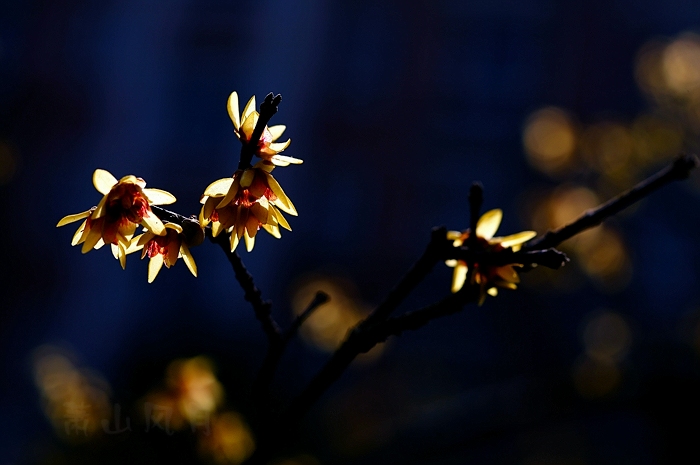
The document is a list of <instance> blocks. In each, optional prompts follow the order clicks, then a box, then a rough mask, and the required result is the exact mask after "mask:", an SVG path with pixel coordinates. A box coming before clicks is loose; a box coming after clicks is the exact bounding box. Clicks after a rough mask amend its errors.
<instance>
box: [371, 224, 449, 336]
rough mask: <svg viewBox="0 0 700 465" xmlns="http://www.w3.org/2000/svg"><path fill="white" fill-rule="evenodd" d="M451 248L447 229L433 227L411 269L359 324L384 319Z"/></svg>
mask: <svg viewBox="0 0 700 465" xmlns="http://www.w3.org/2000/svg"><path fill="white" fill-rule="evenodd" d="M451 248H453V247H452V243H451V241H449V240H447V230H446V229H445V227H444V226H441V227H438V228H433V230H432V232H431V235H430V242H429V243H428V246H427V247H426V249H425V251H424V252H423V255H421V257H420V258H419V259H418V261H417V262H416V263H414V264H413V266H412V267H411V269H409V270H408V272H407V273H406V274H405V275H404V276H403V278H401V281H399V283H398V284H397V285H396V286H395V287H394V288H393V289H392V290H391V291H390V292H389V294H387V296H386V298H385V299H384V301H383V302H382V303H380V304H379V305H378V306H377V307H376V308H375V309H374V310H373V311H372V313H370V314H369V316H368V317H367V318H366V319H365V320H364V321H363V322H361V323H360V325H362V326H363V327H364V326H370V325H372V324H373V323H374V322H376V321H380V320H384V319H386V317H388V316H389V315H390V314H391V312H393V311H394V310H395V309H396V307H398V306H399V305H400V304H401V302H402V301H403V300H404V299H405V298H406V297H407V296H408V294H410V293H411V291H413V289H415V288H416V286H417V285H418V284H419V283H420V282H421V281H423V279H425V277H426V276H427V275H428V274H430V272H431V271H432V270H433V267H434V266H435V264H436V263H437V262H439V261H440V260H441V257H443V256H444V255H445V254H446V253H447V252H449V249H451Z"/></svg>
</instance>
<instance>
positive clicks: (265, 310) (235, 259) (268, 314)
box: [208, 234, 282, 344]
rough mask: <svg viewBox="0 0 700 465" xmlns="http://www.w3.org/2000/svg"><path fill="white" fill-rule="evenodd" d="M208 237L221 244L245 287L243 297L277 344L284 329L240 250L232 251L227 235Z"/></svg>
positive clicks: (271, 341) (269, 337) (265, 331)
mask: <svg viewBox="0 0 700 465" xmlns="http://www.w3.org/2000/svg"><path fill="white" fill-rule="evenodd" d="M208 237H209V240H211V241H212V242H213V243H214V244H217V245H219V246H220V247H221V249H222V250H223V251H224V253H225V254H226V258H227V259H228V261H229V263H231V266H232V267H233V272H234V274H235V275H236V280H237V281H238V284H240V285H241V288H243V292H244V296H243V297H244V298H245V300H247V301H248V302H250V304H251V305H252V307H253V311H254V312H255V317H256V318H257V319H258V320H259V321H260V324H261V326H262V329H263V332H264V333H265V335H266V336H267V339H268V341H269V342H270V344H276V343H277V342H278V341H279V340H280V339H281V338H282V331H281V330H280V327H279V325H278V324H277V322H276V321H275V319H274V318H273V317H272V302H271V301H269V300H263V298H262V292H261V291H260V289H258V288H257V287H256V286H255V282H254V281H253V276H252V275H251V274H250V273H249V272H248V269H247V268H246V267H245V265H244V264H243V260H241V256H240V255H238V252H235V251H234V252H231V245H230V243H229V240H228V239H227V238H226V236H225V235H223V234H220V235H218V236H217V237H213V236H211V235H208Z"/></svg>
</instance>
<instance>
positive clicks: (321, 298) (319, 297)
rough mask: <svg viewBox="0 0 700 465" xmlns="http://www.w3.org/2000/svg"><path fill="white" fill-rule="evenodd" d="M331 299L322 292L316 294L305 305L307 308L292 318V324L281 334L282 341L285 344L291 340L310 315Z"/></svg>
mask: <svg viewBox="0 0 700 465" xmlns="http://www.w3.org/2000/svg"><path fill="white" fill-rule="evenodd" d="M330 299H331V297H330V296H329V295H328V294H326V293H325V292H323V291H318V292H316V295H315V296H314V298H313V300H312V301H311V302H310V303H309V305H307V307H306V308H305V309H304V311H302V312H301V313H300V314H299V315H297V316H296V318H294V321H292V324H291V325H290V326H289V328H287V330H286V331H285V332H284V333H283V334H282V340H283V341H284V342H285V343H286V342H288V341H289V340H291V339H292V338H293V337H294V336H295V335H296V334H297V332H298V331H299V328H301V325H302V324H304V322H305V321H306V319H307V318H308V317H310V316H311V314H312V313H313V312H314V311H316V309H317V308H318V307H320V306H321V305H323V304H325V303H326V302H328V301H329V300H330Z"/></svg>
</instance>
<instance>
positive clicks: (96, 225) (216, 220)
mask: <svg viewBox="0 0 700 465" xmlns="http://www.w3.org/2000/svg"><path fill="white" fill-rule="evenodd" d="M227 109H228V114H229V117H230V118H231V122H232V123H233V132H234V133H235V134H236V137H238V139H239V140H240V142H241V143H242V144H243V147H244V149H245V150H247V151H248V154H250V153H252V154H253V155H256V156H257V157H259V158H260V161H259V162H257V163H256V164H255V165H254V166H250V165H248V167H244V168H242V169H238V170H237V171H236V172H234V173H233V176H232V177H230V178H222V179H218V180H216V181H214V182H212V183H211V184H210V185H209V186H208V187H207V188H206V189H205V190H204V194H203V195H202V198H201V200H200V202H201V204H202V208H201V211H200V213H199V226H200V227H201V228H202V229H204V228H206V227H210V228H211V235H212V236H213V237H217V236H219V235H220V234H221V233H222V232H225V233H226V234H230V241H229V243H230V247H231V252H233V251H234V250H235V249H236V247H237V246H238V244H239V243H240V241H241V239H243V241H244V242H245V245H246V248H247V250H248V251H251V250H252V249H253V247H254V245H255V237H256V235H257V233H258V231H259V230H260V229H261V228H262V229H264V230H265V231H267V232H268V233H270V234H271V235H272V236H274V237H276V238H280V237H281V234H280V227H282V228H285V229H287V230H291V228H290V226H289V223H288V222H287V220H286V218H285V217H284V215H283V214H282V212H284V213H287V214H289V215H294V216H296V215H297V211H296V209H295V208H294V204H292V201H291V200H290V199H289V197H287V194H285V193H284V190H282V187H281V186H280V185H279V183H278V182H277V181H276V180H275V178H274V177H273V176H272V170H273V169H275V167H278V166H288V165H290V164H300V163H302V160H299V159H297V158H292V157H288V156H285V155H280V153H281V152H282V151H284V150H285V149H286V148H287V147H289V144H290V143H291V140H289V139H288V140H287V141H286V142H277V140H278V139H279V138H280V137H281V136H282V134H283V133H284V130H285V129H286V127H285V126H283V125H277V126H271V127H268V126H265V127H264V128H262V131H261V134H260V138H259V139H258V141H257V143H255V144H254V145H251V139H252V137H253V134H254V132H255V128H256V125H257V124H258V121H259V119H260V114H259V113H258V112H257V111H256V110H255V96H253V97H251V99H250V100H249V101H248V103H247V104H246V106H245V108H244V109H243V113H242V114H241V113H240V112H239V109H238V94H237V93H236V92H233V93H231V95H230V96H229V98H228V102H227ZM258 130H259V131H260V129H258ZM243 163H246V162H243ZM92 181H93V184H94V185H95V189H97V190H98V191H99V192H100V193H101V194H102V195H103V197H102V200H101V201H100V202H99V204H98V205H97V206H96V207H92V208H91V209H89V210H87V211H84V212H82V213H77V214H74V215H68V216H66V217H64V218H62V219H61V220H60V221H59V222H58V225H57V226H63V225H65V224H68V223H72V222H75V221H79V220H84V221H83V223H82V224H81V225H80V227H79V228H78V230H77V231H76V233H75V234H74V235H73V240H72V245H78V244H82V251H83V253H86V252H89V251H90V250H92V249H99V248H100V247H102V246H103V245H105V244H110V245H111V248H112V253H113V254H114V257H115V258H117V259H118V260H119V263H120V264H121V266H122V268H124V267H126V256H127V255H128V254H130V253H132V252H136V251H137V250H142V252H141V258H142V259H143V258H145V257H146V255H148V257H149V259H150V261H149V264H148V282H149V283H150V282H153V280H154V279H155V278H156V276H157V275H158V272H159V271H160V270H161V268H162V267H163V265H165V266H166V267H167V268H170V267H171V266H173V265H174V264H175V262H176V261H177V260H178V258H180V257H182V259H183V261H184V262H185V265H186V266H187V267H188V268H189V270H190V271H191V272H192V274H193V275H194V276H197V265H196V264H195V262H194V258H193V257H192V254H191V253H190V250H189V247H190V246H192V245H196V243H193V242H195V239H193V238H192V237H189V236H188V235H186V234H184V232H183V228H182V226H180V225H179V224H176V223H165V224H163V222H162V221H161V220H160V219H159V218H158V217H157V216H156V215H155V214H154V213H153V211H152V209H151V205H167V204H171V203H173V202H175V197H174V196H173V195H172V194H170V193H168V192H166V191H163V190H160V189H152V188H146V182H145V181H144V180H143V179H141V178H137V177H136V176H132V175H129V176H124V177H123V178H121V179H120V180H118V181H117V179H116V178H115V177H114V176H112V175H111V174H110V173H109V172H107V171H105V170H101V169H98V170H95V173H94V174H93V177H92ZM502 216H503V215H502V212H501V210H491V211H489V212H486V213H485V214H484V215H483V216H481V218H480V219H479V221H478V222H477V225H476V231H475V235H476V241H474V243H473V247H474V248H476V249H477V251H482V252H499V251H501V250H504V249H507V248H511V249H512V250H513V251H517V250H519V249H520V247H521V245H522V244H524V243H525V242H527V241H529V240H530V239H532V238H533V237H534V236H535V235H536V233H535V232H534V231H523V232H520V233H517V234H513V235H510V236H506V237H494V235H495V234H496V231H497V230H498V227H499V225H500V224H501V218H502ZM139 225H140V226H142V227H143V233H142V234H140V235H138V236H134V234H135V232H136V228H137V227H138V226H139ZM470 234H471V232H470V231H469V230H466V231H462V232H460V231H449V232H448V233H447V239H449V240H451V241H452V244H453V246H454V247H460V246H462V245H463V244H465V242H471V241H473V239H470ZM200 236H201V234H200ZM446 264H447V265H448V266H451V267H453V268H454V273H453V277H452V292H457V291H459V290H460V289H461V288H462V287H463V285H464V283H465V281H466V280H467V277H468V276H470V280H471V281H470V284H472V285H478V286H479V287H480V295H479V304H480V305H481V303H483V301H484V299H485V298H486V294H489V295H492V296H495V295H496V294H497V293H498V288H499V287H500V288H508V289H515V288H516V285H517V283H518V282H519V278H518V274H517V272H516V270H515V267H517V266H518V265H504V266H489V265H484V264H482V263H478V262H476V263H473V264H472V266H473V268H474V269H473V270H472V272H471V273H469V265H468V264H467V262H466V261H464V260H448V261H447V262H446Z"/></svg>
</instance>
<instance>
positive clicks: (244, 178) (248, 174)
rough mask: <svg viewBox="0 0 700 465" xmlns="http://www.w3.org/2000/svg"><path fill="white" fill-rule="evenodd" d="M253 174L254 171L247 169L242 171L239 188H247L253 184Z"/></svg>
mask: <svg viewBox="0 0 700 465" xmlns="http://www.w3.org/2000/svg"><path fill="white" fill-rule="evenodd" d="M255 172H256V170H254V169H249V170H245V171H243V174H242V175H241V187H242V188H244V189H245V188H247V187H250V185H251V184H252V182H253V179H255Z"/></svg>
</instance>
